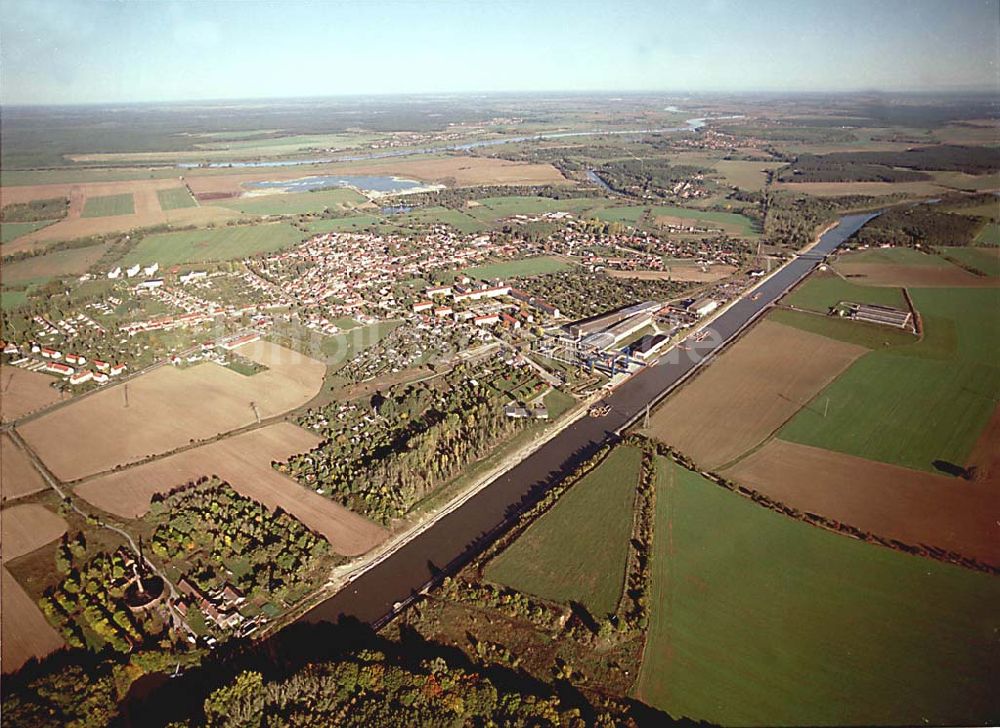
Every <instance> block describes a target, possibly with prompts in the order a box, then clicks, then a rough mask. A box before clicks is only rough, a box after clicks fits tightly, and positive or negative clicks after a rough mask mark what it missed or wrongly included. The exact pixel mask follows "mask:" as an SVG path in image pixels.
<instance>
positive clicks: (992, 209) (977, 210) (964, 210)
mask: <svg viewBox="0 0 1000 728" xmlns="http://www.w3.org/2000/svg"><path fill="white" fill-rule="evenodd" d="M943 211H944V212H954V213H955V214H957V215H969V216H971V217H987V218H989V219H991V220H994V221H996V220H1000V199H998V200H997V202H993V203H986V204H983V205H976V206H975V207H946V208H944V210H943Z"/></svg>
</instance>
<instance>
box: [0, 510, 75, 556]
mask: <svg viewBox="0 0 1000 728" xmlns="http://www.w3.org/2000/svg"><path fill="white" fill-rule="evenodd" d="M66 525H67V524H66V521H65V520H64V519H63V518H62V516H58V515H56V514H55V513H53V512H52V511H50V510H49V509H48V508H46V507H45V506H42V505H39V504H37V503H25V504H23V505H19V506H10V507H9V508H4V509H3V510H2V511H0V544H2V545H3V546H2V548H3V563H5V564H6V563H7V562H8V561H13V560H14V559H16V558H18V557H19V556H24V555H25V554H30V553H31V552H32V551H35V550H36V549H40V548H41V547H42V546H44V545H45V544H47V543H50V542H52V541H55V540H56V539H57V538H59V537H60V536H62V535H63V534H64V533H66Z"/></svg>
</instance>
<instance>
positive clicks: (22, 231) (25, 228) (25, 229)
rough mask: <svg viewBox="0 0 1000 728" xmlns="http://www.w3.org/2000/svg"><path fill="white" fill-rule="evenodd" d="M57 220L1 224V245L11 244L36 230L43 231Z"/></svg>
mask: <svg viewBox="0 0 1000 728" xmlns="http://www.w3.org/2000/svg"><path fill="white" fill-rule="evenodd" d="M54 222H55V220H42V221H40V222H4V223H0V244H2V243H9V242H10V241H11V240H15V239H16V238H19V237H21V236H22V235H27V234H28V233H32V232H34V231H35V230H41V229H42V228H43V227H45V226H47V225H51V224H52V223H54Z"/></svg>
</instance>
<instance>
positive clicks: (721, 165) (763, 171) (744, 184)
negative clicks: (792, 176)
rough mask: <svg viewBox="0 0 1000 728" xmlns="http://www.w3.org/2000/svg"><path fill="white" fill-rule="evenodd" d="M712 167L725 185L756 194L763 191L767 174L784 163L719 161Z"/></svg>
mask: <svg viewBox="0 0 1000 728" xmlns="http://www.w3.org/2000/svg"><path fill="white" fill-rule="evenodd" d="M712 166H714V167H715V169H716V170H718V172H719V174H721V175H722V180H723V182H725V183H726V184H728V185H732V186H733V187H738V188H739V189H741V190H748V191H750V192H756V191H758V190H762V189H764V186H765V185H766V184H767V172H768V171H769V170H773V169H777V168H778V167H782V166H784V163H783V162H756V161H742V160H731V159H720V160H719V161H718V162H715V163H714V164H713V165H712Z"/></svg>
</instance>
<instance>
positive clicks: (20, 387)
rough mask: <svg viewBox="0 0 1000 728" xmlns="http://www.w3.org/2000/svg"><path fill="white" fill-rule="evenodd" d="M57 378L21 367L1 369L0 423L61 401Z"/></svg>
mask: <svg viewBox="0 0 1000 728" xmlns="http://www.w3.org/2000/svg"><path fill="white" fill-rule="evenodd" d="M55 382H56V379H55V377H50V376H49V375H48V374H39V373H38V372H29V371H27V370H25V369H20V368H19V367H11V366H7V367H0V422H12V421H13V420H16V419H18V418H19V417H23V416H24V415H26V414H30V413H31V412H34V411H35V410H40V409H42V408H43V407H48V406H49V405H50V404H52V403H54V402H58V401H59V392H58V391H57V390H56V389H55V388H53V387H52V386H50V385H52V384H55Z"/></svg>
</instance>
